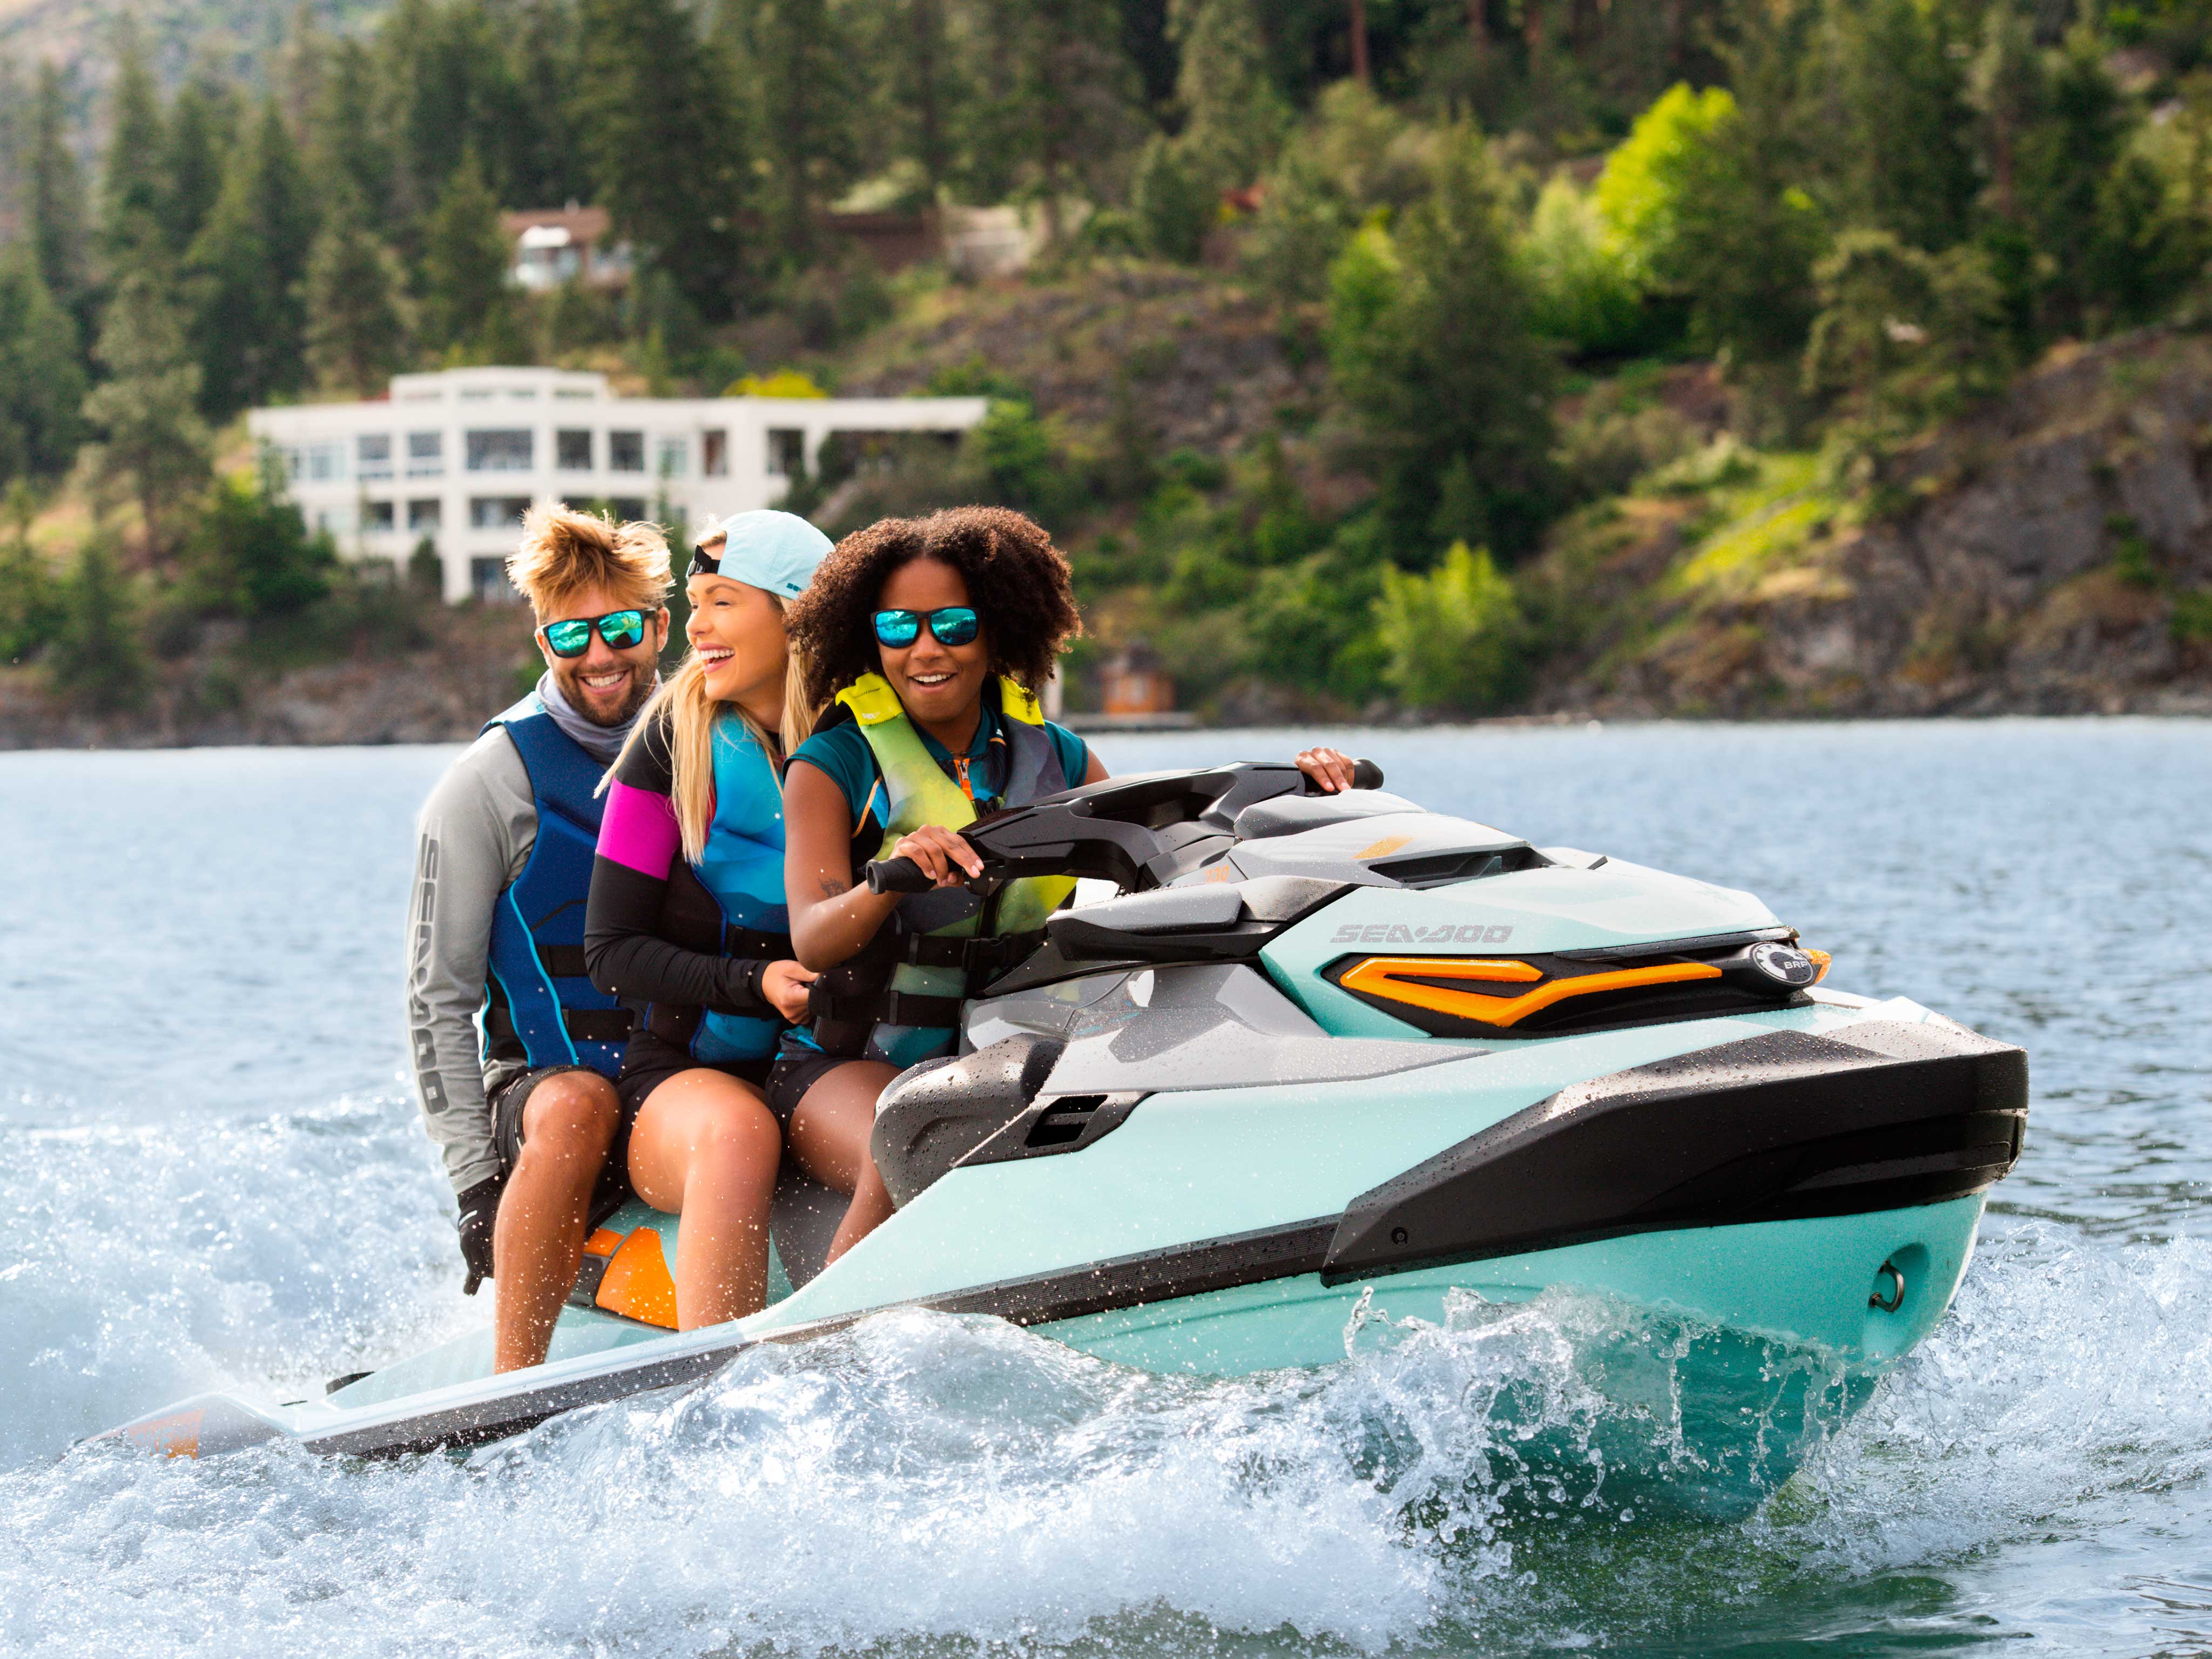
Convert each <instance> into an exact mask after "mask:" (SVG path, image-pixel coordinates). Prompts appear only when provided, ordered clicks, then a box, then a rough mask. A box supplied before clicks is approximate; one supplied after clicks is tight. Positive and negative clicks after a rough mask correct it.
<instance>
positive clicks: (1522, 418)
mask: <svg viewBox="0 0 2212 1659" xmlns="http://www.w3.org/2000/svg"><path fill="white" fill-rule="evenodd" d="M1523 280H1524V279H1523V277H1522V273H1521V270H1520V268H1519V265H1518V263H1517V262H1516V259H1515V258H1514V254H1513V248H1512V245H1511V240H1510V235H1509V233H1508V229H1507V227H1506V222H1505V216H1504V192H1503V188H1502V185H1501V184H1500V181H1499V179H1498V174H1497V171H1496V168H1495V167H1494V166H1493V164H1492V161H1491V160H1490V158H1489V155H1488V152H1487V149H1486V147H1485V146H1484V144H1483V143H1482V141H1481V139H1480V137H1477V136H1476V135H1474V134H1473V133H1471V132H1468V131H1457V132H1455V133H1452V134H1451V135H1449V137H1448V139H1447V141H1446V144H1445V148H1444V152H1443V156H1442V157H1441V159H1440V160H1439V161H1438V162H1437V170H1436V175H1435V183H1434V185H1433V186H1432V188H1431V192H1430V195H1429V197H1428V198H1427V199H1426V200H1425V201H1423V202H1421V203H1419V204H1417V205H1416V206H1415V207H1414V208H1413V210H1411V211H1410V212H1409V213H1407V216H1406V217H1405V221H1404V225H1403V228H1402V229H1401V231H1400V232H1399V234H1397V235H1395V237H1393V236H1390V235H1389V234H1386V233H1384V232H1383V230H1381V229H1380V228H1370V229H1369V230H1367V231H1364V232H1363V233H1361V234H1360V236H1359V237H1358V238H1356V239H1355V240H1354V241H1353V243H1352V246H1351V247H1350V248H1349V249H1347V250H1346V253H1345V255H1344V257H1343V258H1340V260H1339V261H1338V263H1337V267H1336V270H1334V272H1333V273H1332V287H1331V293H1330V296H1329V337H1328V350H1329V359H1330V364H1331V367H1332V368H1333V369H1334V374H1335V378H1336V383H1337V387H1338V391H1339V392H1340V395H1341V396H1342V397H1343V398H1344V399H1345V402H1346V404H1347V405H1348V406H1349V407H1350V409H1351V410H1352V411H1353V413H1354V414H1355V415H1356V416H1358V419H1359V421H1360V422H1361V425H1362V427H1363V428H1364V433H1365V436H1366V440H1367V444H1368V447H1369V452H1370V455H1369V459H1370V462H1371V464H1372V465H1373V466H1374V467H1375V470H1376V473H1377V475H1378V477H1379V478H1380V480H1381V483H1382V499H1381V501H1380V502H1379V503H1378V507H1379V508H1380V511H1381V514H1382V518H1383V524H1384V526H1385V531H1386V534H1387V535H1388V537H1389V540H1390V542H1391V544H1393V546H1394V547H1395V549H1396V550H1399V551H1400V552H1401V553H1402V554H1403V555H1405V556H1407V559H1408V560H1409V561H1410V562H1414V563H1416V564H1422V565H1425V564H1426V563H1428V562H1431V561H1432V560H1433V559H1434V558H1435V557H1436V556H1437V553H1438V551H1440V550H1441V549H1442V548H1443V547H1444V546H1446V545H1448V544H1449V543H1451V542H1452V541H1455V540H1465V541H1467V542H1468V543H1469V544H1475V545H1488V546H1491V547H1495V548H1498V549H1499V550H1503V551H1506V552H1509V553H1516V552H1519V551H1521V550H1523V549H1525V548H1527V547H1528V545H1529V544H1531V543H1532V542H1533V541H1534V538H1535V536H1536V533H1537V532H1538V531H1539V530H1541V527H1542V526H1543V524H1544V523H1545V521H1546V520H1547V517H1548V516H1549V512H1550V509H1551V507H1552V504H1553V501H1552V498H1553V478H1552V474H1551V464H1550V460H1549V456H1550V453H1551V448H1552V430H1551V417H1550V415H1549V412H1548V390H1549V387H1550V386H1551V384H1552V381H1553V368H1552V364H1551V361H1550V359H1549V357H1548V356H1547V354H1546V352H1545V350H1544V349H1543V348H1542V346H1541V345H1540V344H1539V343H1537V341H1536V339H1535V337H1534V334H1533V333H1532V332H1531V331H1530V330H1529V328H1528V323H1527V316H1528V296H1527V294H1526V292H1525V289H1524V287H1523Z"/></svg>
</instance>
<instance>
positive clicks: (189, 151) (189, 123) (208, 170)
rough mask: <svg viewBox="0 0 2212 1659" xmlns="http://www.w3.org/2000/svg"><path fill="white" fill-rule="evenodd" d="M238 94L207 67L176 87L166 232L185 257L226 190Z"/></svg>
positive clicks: (167, 149)
mask: <svg viewBox="0 0 2212 1659" xmlns="http://www.w3.org/2000/svg"><path fill="white" fill-rule="evenodd" d="M238 128H239V111H238V96H237V94H235V93H234V92H233V91H231V89H230V88H228V87H227V86H224V85H223V84H222V83H221V82H218V81H216V79H214V77H213V76H211V75H210V74H207V73H205V72H199V73H195V74H194V75H193V76H191V78H190V79H188V80H187V81H185V84H184V85H183V86H181V87H179V88H178V89H177V95H176V97H175V98H174V99H173V100H171V102H170V105H169V120H168V130H167V134H166V135H165V137H164V142H163V146H162V157H161V178H162V183H163V189H162V191H161V232H162V238H163V240H165V241H166V242H167V245H168V247H169V250H170V252H172V253H173V255H175V256H176V257H178V258H183V257H184V256H185V253H186V252H189V251H190V250H191V245H192V239H193V238H195V237H196V236H197V235H198V234H200V228H201V227H202V226H204V225H205V224H206V223H207V221H208V216H209V215H210V213H212V212H214V211H215V204H216V197H219V196H220V195H222V173H223V158H224V157H225V156H227V155H229V154H230V152H231V149H232V146H233V145H234V144H235V143H236V142H237V138H238Z"/></svg>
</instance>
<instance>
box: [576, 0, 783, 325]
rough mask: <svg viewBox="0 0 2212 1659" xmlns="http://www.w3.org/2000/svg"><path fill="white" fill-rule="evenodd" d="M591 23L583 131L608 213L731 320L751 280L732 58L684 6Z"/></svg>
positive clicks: (609, 15)
mask: <svg viewBox="0 0 2212 1659" xmlns="http://www.w3.org/2000/svg"><path fill="white" fill-rule="evenodd" d="M580 27H581V31H582V38H581V46H580V50H581V52H582V58H583V68H582V72H581V73H580V76H579V77H578V79H577V83H576V94H575V96H576V104H575V119H576V122H577V125H578V128H579V130H580V131H581V132H582V134H583V143H584V149H585V153H586V156H587V157H588V159H589V161H590V162H591V168H592V178H593V179H594V180H595V181H596V183H597V185H598V186H599V200H600V203H601V204H602V205H603V206H605V208H606V209H607V210H608V212H609V213H610V214H611V216H612V217H613V220H614V223H615V228H616V229H617V231H618V232H619V233H620V234H623V236H626V237H628V238H629V240H630V243H631V245H632V246H634V247H635V249H636V251H637V252H638V254H639V256H640V257H641V258H642V259H644V260H645V261H646V262H647V263H649V264H658V265H659V266H660V267H661V268H663V269H665V270H667V271H668V272H669V273H670V274H671V276H674V277H675V278H676V280H677V282H678V284H679V285H680V286H681V287H682V289H683V290H684V295H685V297H686V298H687V299H689V300H690V302H691V303H692V304H693V305H694V306H696V307H698V308H699V310H700V311H701V312H702V313H704V314H705V315H706V316H707V317H708V318H709V319H720V318H723V317H726V316H728V315H729V314H730V312H731V309H732V306H733V305H734V303H735V302H736V301H737V299H738V295H740V294H741V293H742V292H743V290H744V281H745V277H746V275H747V259H746V256H747V249H746V246H745V241H744V234H743V216H744V212H745V210H746V208H747V207H748V205H749V204H750V199H749V198H750V192H749V191H748V189H747V184H748V178H749V173H750V157H749V156H748V155H747V154H746V148H745V143H744V134H743V131H742V130H741V124H740V123H739V122H738V121H735V120H732V118H731V113H732V112H731V108H730V104H731V99H730V94H729V87H730V85H731V77H730V74H729V68H730V65H729V59H728V54H727V52H726V51H723V50H720V49H718V48H717V47H715V46H714V43H712V42H711V41H710V42H706V43H702V41H701V40H700V39H699V37H698V33H697V31H696V29H695V28H694V27H692V21H691V18H690V14H689V13H687V12H686V11H685V10H684V9H683V8H682V7H681V6H680V5H678V4H677V3H676V0H580ZM671 156H681V157H682V158H683V165H682V166H680V167H671V165H669V158H671Z"/></svg>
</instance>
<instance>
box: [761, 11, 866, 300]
mask: <svg viewBox="0 0 2212 1659" xmlns="http://www.w3.org/2000/svg"><path fill="white" fill-rule="evenodd" d="M740 38H741V41H742V49H743V52H744V57H743V59H742V62H743V65H744V76H743V80H744V83H746V84H748V85H749V86H750V88H752V95H753V97H754V98H755V99H756V100H757V113H756V116H755V131H757V134H758V142H759V145H760V149H761V152H762V159H763V161H766V162H767V164H768V175H769V191H768V197H767V200H766V201H765V202H764V203H763V206H764V208H765V209H766V210H767V218H768V222H769V227H770V234H771V235H772V236H773V238H774V246H775V257H774V259H773V261H772V262H773V263H775V264H781V265H784V266H787V267H788V268H794V269H803V268H805V266H807V265H810V264H813V263H814V262H815V260H816V258H817V257H818V254H819V252H820V248H819V244H820V240H821V238H820V234H819V231H818V228H817V219H818V216H819V215H820V214H821V213H822V212H823V210H825V209H826V208H827V207H828V206H829V204H830V203H831V202H833V201H835V200H836V197H838V196H839V195H841V194H842V193H843V191H844V190H845V189H846V187H847V186H848V185H850V184H851V183H852V182H853V179H854V178H855V177H856V176H857V175H858V173H859V172H860V147H859V144H858V143H857V142H856V140H857V133H856V131H855V124H854V112H855V106H856V105H857V102H858V86H857V82H856V81H855V79H854V75H853V70H852V64H851V43H850V42H849V41H848V40H847V39H846V37H845V33H844V30H843V29H842V27H841V23H840V19H839V18H838V16H837V15H836V13H835V12H834V11H833V10H832V9H830V7H829V5H828V3H826V0H750V16H749V17H748V18H747V19H746V20H745V27H744V30H743V32H742V35H741V37H740Z"/></svg>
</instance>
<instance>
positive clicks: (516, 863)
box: [407, 726, 538, 1194]
mask: <svg viewBox="0 0 2212 1659" xmlns="http://www.w3.org/2000/svg"><path fill="white" fill-rule="evenodd" d="M537 840H538V808H537V805H536V803H535V802H534V801H533V800H532V799H531V794H530V774H529V772H528V771H527V770H526V769H525V768H524V767H523V764H522V757H521V755H520V754H519V753H518V752H517V751H516V750H515V747H514V740H513V738H509V737H508V736H507V732H506V729H505V728H504V727H496V726H495V727H494V728H493V729H492V730H491V731H489V732H485V733H484V734H483V736H482V737H480V738H477V740H476V742H475V743H474V744H471V745H470V747H469V749H468V750H467V752H466V753H465V754H464V755H462V757H460V758H459V760H457V761H455V762H454V763H453V766H452V768H451V769H449V770H448V771H447V774H446V775H445V776H444V777H442V778H441V779H440V780H439V781H438V787H436V788H435V789H433V790H432V791H431V792H430V798H429V799H428V800H427V801H425V802H423V804H422V814H421V816H420V817H417V818H416V825H415V895H414V902H413V903H412V904H411V905H410V908H409V912H408V951H407V1039H408V1048H409V1050H410V1053H411V1054H413V1056H414V1063H415V1088H416V1095H417V1096H418V1097H419V1098H420V1099H421V1101H422V1119H423V1122H424V1124H425V1126H426V1127H428V1129H429V1132H430V1139H432V1140H433V1141H435V1143H436V1144H437V1147H438V1151H439V1152H440V1154H441V1156H442V1157H443V1158H444V1159H445V1162H446V1175H447V1179H449V1180H450V1181H451V1182H453V1191H454V1192H455V1193H456V1194H459V1193H465V1192H466V1191H467V1190H468V1189H469V1188H471V1187H473V1186H475V1185H476V1184H477V1182H481V1181H488V1180H489V1179H490V1178H491V1177H492V1176H495V1175H497V1174H498V1173H499V1153H498V1152H497V1150H496V1149H495V1145H494V1142H493V1139H492V1117H491V1097H492V1096H493V1095H495V1094H496V1093H497V1092H498V1091H499V1090H500V1089H501V1087H503V1086H504V1085H507V1084H508V1083H511V1082H512V1081H513V1080H514V1079H516V1078H517V1077H520V1075H521V1074H522V1073H523V1072H524V1071H526V1069H527V1062H526V1061H524V1060H487V1059H486V1058H485V1057H484V1053H483V1035H482V1033H481V1031H480V1030H479V1029H478V1027H477V1012H478V1011H479V1010H481V1009H482V1008H483V1000H484V981H485V977H486V974H487V971H488V967H489V958H490V954H491V919H492V911H493V908H494V907H495V905H496V904H497V903H498V902H499V896H500V895H501V893H502V892H504V891H505V890H507V887H508V886H510V885H511V884H513V881H514V879H515V878H516V877H518V876H520V874H521V873H522V866H523V865H524V864H525V863H526V861H527V860H528V859H529V857H530V849H531V848H532V846H534V845H535V844H536V842H537Z"/></svg>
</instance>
